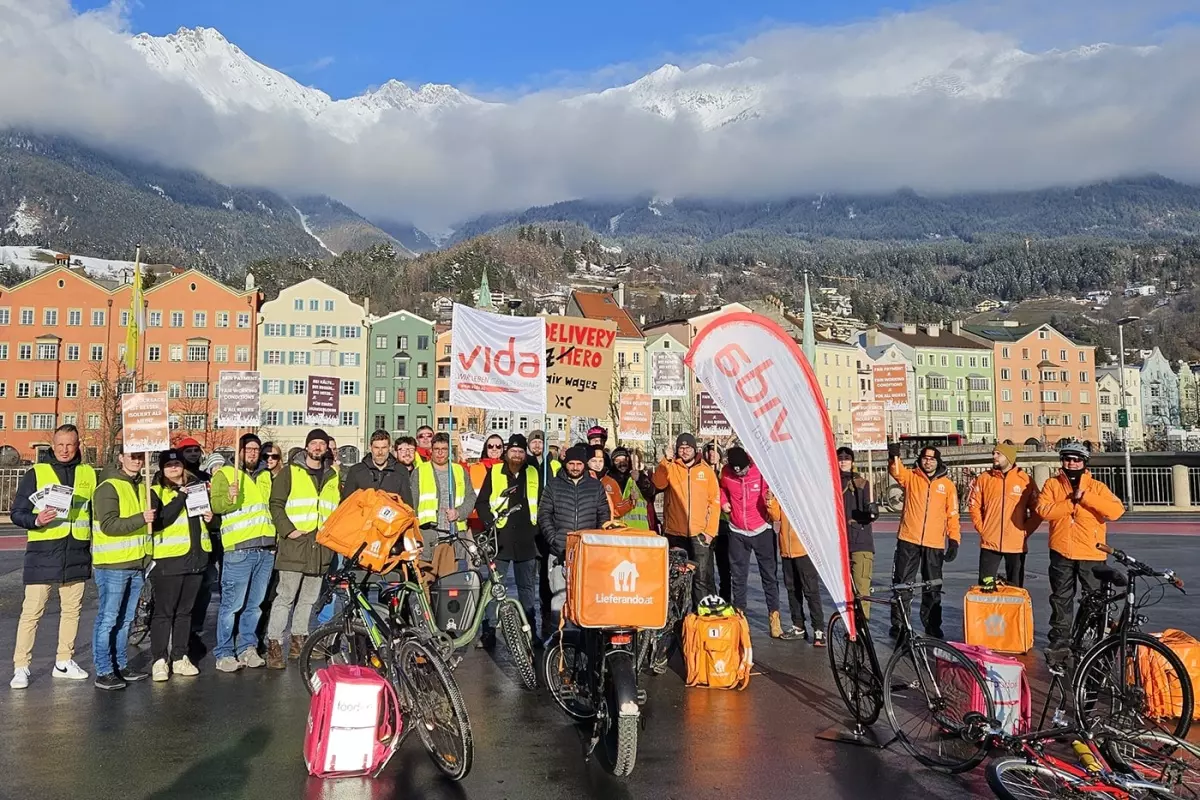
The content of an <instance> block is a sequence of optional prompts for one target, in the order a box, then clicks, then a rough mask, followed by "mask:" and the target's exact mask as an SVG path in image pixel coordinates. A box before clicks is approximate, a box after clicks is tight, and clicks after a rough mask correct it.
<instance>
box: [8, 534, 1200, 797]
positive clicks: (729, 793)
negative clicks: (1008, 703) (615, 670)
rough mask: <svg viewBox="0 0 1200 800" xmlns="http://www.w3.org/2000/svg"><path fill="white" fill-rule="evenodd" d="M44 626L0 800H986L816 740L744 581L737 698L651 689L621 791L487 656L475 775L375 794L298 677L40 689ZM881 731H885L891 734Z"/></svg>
mask: <svg viewBox="0 0 1200 800" xmlns="http://www.w3.org/2000/svg"><path fill="white" fill-rule="evenodd" d="M1112 540H1113V544H1114V545H1115V546H1119V547H1123V548H1127V549H1128V550H1129V551H1130V552H1131V553H1132V554H1134V555H1136V556H1137V557H1139V558H1141V559H1142V560H1144V561H1146V562H1148V563H1150V564H1152V565H1161V566H1171V567H1172V568H1174V569H1176V570H1177V571H1178V572H1179V573H1180V574H1181V576H1183V577H1184V579H1185V580H1190V581H1192V582H1196V581H1200V541H1196V542H1194V543H1193V542H1192V541H1191V540H1189V539H1187V538H1180V537H1172V536H1156V535H1150V534H1136V535H1123V534H1115V535H1114V536H1113V537H1112ZM878 547H879V554H878V556H877V562H876V581H877V582H884V581H885V580H886V575H887V573H888V572H889V569H890V564H891V551H892V545H891V540H890V537H887V536H880V537H879V539H878ZM976 563H977V551H976V550H975V548H974V545H973V543H972V542H970V540H969V537H968V542H967V544H965V545H964V547H963V550H962V552H961V554H960V555H959V558H958V560H957V561H956V562H955V563H953V564H951V565H948V567H949V569H948V571H947V573H946V592H947V595H946V596H947V606H946V620H945V628H946V632H947V634H948V635H949V636H951V637H955V638H957V637H961V631H962V613H961V602H960V601H959V598H961V597H962V595H963V593H964V592H965V591H966V589H967V587H968V586H969V585H970V583H971V582H972V581H973V579H974V576H975V572H976ZM1045 569H1046V556H1045V554H1044V553H1033V554H1031V556H1030V559H1029V566H1028V572H1029V580H1028V588H1029V589H1030V592H1031V594H1032V595H1033V598H1034V611H1035V624H1036V628H1037V631H1038V642H1037V647H1038V648H1039V649H1040V648H1041V647H1043V646H1044V644H1045V642H1044V632H1045V629H1046V625H1047V619H1048V615H1049V611H1048V605H1047V600H1046V598H1047V593H1048V588H1047V582H1046V578H1045ZM20 593H21V587H20V554H19V553H15V552H9V553H0V652H2V653H4V654H5V656H7V654H8V653H9V652H11V648H12V646H13V638H14V632H15V620H16V616H17V613H18V612H19V606H20ZM53 603H54V601H52V604H53ZM215 607H216V604H215V603H214V606H213V608H214V612H215ZM94 610H95V593H94V590H93V589H92V588H91V587H89V590H88V593H87V597H86V601H85V610H84V620H83V622H84V625H83V628H82V631H81V635H80V638H79V649H78V656H77V660H78V661H79V662H80V663H81V664H82V665H83V666H85V668H88V669H89V670H90V669H91V653H90V650H91V647H90V629H91V623H92V620H93V617H94ZM1147 613H1148V614H1149V616H1150V619H1151V623H1150V625H1149V629H1150V630H1162V629H1163V628H1166V627H1176V628H1182V629H1184V630H1188V631H1191V632H1193V633H1200V605H1198V604H1197V603H1196V601H1195V600H1193V599H1192V598H1191V597H1184V596H1181V595H1179V594H1177V593H1174V592H1172V593H1171V594H1168V595H1166V596H1165V597H1164V598H1163V600H1162V602H1161V603H1160V604H1159V605H1157V606H1155V607H1153V608H1151V609H1149V611H1148V612H1147ZM56 616H57V613H56V609H54V608H53V607H52V608H51V610H49V611H48V613H47V616H46V618H45V619H44V620H43V622H42V627H41V630H40V631H39V637H38V644H37V648H36V651H35V664H34V672H33V684H32V685H31V687H30V688H29V689H27V690H25V691H23V692H15V691H11V690H9V689H8V688H7V681H8V678H9V676H10V674H11V673H10V672H9V670H8V667H7V663H6V664H5V666H4V667H3V668H0V677H2V678H3V684H0V719H2V720H3V724H2V725H0V797H2V798H14V800H15V798H29V797H37V798H41V799H43V800H58V798H63V799H64V800H66V799H67V798H69V799H70V800H77V798H81V797H83V798H110V797H111V798H116V797H120V798H130V800H158V799H159V798H162V799H163V800H167V798H170V799H171V800H177V799H179V798H193V797H194V798H305V800H308V799H309V798H342V797H346V798H378V799H379V800H384V799H385V798H386V799H388V800H390V799H391V798H477V799H479V800H500V799H502V798H512V799H513V800H526V799H528V800H540V799H542V798H547V799H549V798H568V797H570V798H598V799H602V800H618V799H621V798H654V799H656V800H657V799H661V800H666V799H668V798H670V799H675V798H678V799H679V800H706V799H707V798H714V800H715V799H717V798H719V799H720V800H741V798H763V800H772V799H773V798H789V799H790V798H795V797H816V798H822V800H825V799H826V798H828V799H829V800H841V799H842V798H845V799H846V800H851V799H853V800H860V799H861V798H865V797H877V796H880V795H881V791H882V793H883V794H882V796H885V797H888V798H897V800H918V798H919V799H920V800H954V799H956V798H961V797H990V796H991V795H990V792H989V790H988V789H987V787H986V784H985V783H984V781H983V778H982V774H981V773H978V772H977V773H975V774H972V775H968V776H962V777H959V778H947V777H943V776H939V775H936V774H933V773H931V772H929V771H927V770H924V769H922V768H921V767H919V766H918V765H917V764H916V763H915V762H913V761H911V760H910V759H908V758H907V757H906V756H905V755H904V754H903V753H902V752H899V751H896V752H892V751H883V752H880V751H874V750H867V749H862V748H858V747H854V746H849V745H840V744H834V743H830V742H826V741H822V740H819V739H817V738H815V737H816V734H818V733H820V732H821V731H823V730H826V729H828V728H831V727H833V726H838V725H841V724H843V723H844V721H845V712H844V709H843V707H842V705H841V701H840V698H839V697H838V696H837V693H836V689H835V688H834V685H833V682H832V678H831V676H830V672H829V666H828V660H827V656H826V654H825V651H820V650H814V649H813V648H812V647H810V646H809V645H808V644H806V643H803V642H776V641H772V640H771V639H769V638H768V637H767V635H766V629H765V612H764V611H763V606H762V594H761V591H760V590H759V589H758V583H757V578H752V592H751V623H752V627H753V634H754V652H755V657H756V662H757V663H756V675H755V676H754V678H753V679H752V682H751V685H750V687H749V688H748V689H747V690H746V691H744V692H720V691H709V690H703V689H687V688H685V687H684V686H683V681H682V680H681V678H680V677H679V675H678V674H676V673H674V672H669V673H668V674H666V675H663V676H660V677H657V678H651V679H648V680H647V682H646V684H645V685H646V686H647V688H648V690H649V696H650V700H649V702H648V704H647V716H648V720H647V723H646V727H645V729H644V731H643V732H642V736H641V745H640V748H639V759H638V764H637V769H636V771H635V772H634V775H633V776H632V777H630V778H628V779H624V780H618V779H615V778H612V777H611V776H609V775H608V774H606V773H605V771H604V770H603V769H602V767H601V766H600V765H599V764H597V763H595V762H592V763H585V762H584V761H583V758H582V744H581V740H580V737H579V735H578V733H577V731H576V729H575V728H574V727H573V726H572V725H571V724H570V723H569V722H568V721H567V719H566V718H565V717H564V716H563V715H562V714H561V713H560V712H559V711H558V710H557V709H556V708H555V707H554V706H553V705H552V703H551V701H550V699H549V697H548V696H547V695H546V694H545V692H544V690H542V691H539V692H536V693H534V692H527V691H524V690H522V689H521V688H519V686H518V684H517V681H516V678H515V675H514V673H513V671H512V670H511V668H510V666H509V665H508V664H507V663H505V661H504V658H503V656H502V655H501V654H499V653H498V654H497V655H496V656H494V657H493V656H490V655H488V654H485V653H482V652H477V651H470V652H468V653H467V656H466V658H465V660H464V662H463V664H462V665H461V666H460V667H459V668H458V671H457V679H458V682H459V685H460V686H461V688H462V690H463V693H464V696H465V698H466V702H467V707H468V709H469V711H470V715H471V723H472V727H473V729H474V736H475V764H474V769H473V770H472V772H471V774H470V775H469V776H468V777H467V779H466V780H465V781H464V782H463V783H462V784H460V785H453V784H449V783H447V782H445V781H444V780H442V779H441V778H440V776H439V775H438V773H437V772H436V770H435V769H434V767H433V765H432V763H431V762H430V761H429V759H428V758H427V757H426V756H425V754H424V753H423V752H422V750H421V749H420V746H419V743H418V742H416V741H415V740H413V741H409V742H408V743H406V744H405V746H404V748H403V749H402V750H401V751H400V752H399V753H398V754H397V756H396V758H395V759H394V760H393V762H392V763H391V765H390V766H389V767H388V769H387V771H386V772H385V774H384V775H383V776H382V777H381V778H379V779H377V780H374V781H370V780H359V779H349V780H339V781H321V780H317V779H315V778H309V777H308V776H307V774H306V771H305V768H304V764H303V760H302V757H301V745H302V742H303V738H304V727H305V719H306V713H307V706H308V697H307V694H306V693H305V691H304V689H303V687H302V685H301V682H300V678H299V675H298V671H297V670H295V669H290V670H288V671H287V672H285V673H278V672H266V671H263V670H256V671H253V672H247V671H243V672H242V673H239V674H236V675H223V674H219V673H217V672H216V671H215V670H214V669H213V667H212V661H211V658H209V659H205V660H204V661H203V662H202V663H201V664H200V667H201V670H202V672H201V675H200V676H199V677H198V678H195V679H191V680H188V679H180V678H175V679H172V680H171V681H170V682H169V683H166V684H149V683H143V684H138V685H135V686H131V687H130V688H129V689H127V690H125V691H123V692H115V693H105V692H100V691H98V690H96V689H94V688H93V687H92V685H91V683H90V682H86V683H83V682H81V683H69V682H64V681H54V680H52V679H51V678H50V676H49V669H50V666H51V659H52V658H53V654H54V635H53V634H54V629H55V627H56V621H57V620H56ZM884 616H885V615H876V616H875V619H874V621H873V626H874V627H873V631H874V632H875V634H876V635H877V638H878V639H883V638H884V634H885V633H886V620H885V619H883V617H884ZM210 626H211V619H210ZM501 649H502V648H501ZM884 649H886V647H885V648H884ZM883 655H884V657H886V653H885V654H883ZM146 658H147V654H146V653H145V651H141V652H139V653H138V654H137V655H136V656H135V657H134V659H133V661H134V663H135V664H143V665H144V662H145V660H146ZM4 660H5V662H7V657H5V659H4ZM1025 660H1026V662H1027V665H1028V666H1029V668H1030V671H1031V675H1032V676H1033V678H1034V685H1035V712H1036V711H1037V709H1039V708H1040V695H1041V693H1042V692H1044V690H1045V675H1044V670H1043V669H1042V667H1041V663H1040V657H1038V656H1037V655H1036V651H1035V653H1033V654H1030V655H1029V656H1027V657H1026V659H1025ZM878 728H879V730H880V732H881V734H886V723H884V722H881V723H879V726H878ZM884 787H886V788H884Z"/></svg>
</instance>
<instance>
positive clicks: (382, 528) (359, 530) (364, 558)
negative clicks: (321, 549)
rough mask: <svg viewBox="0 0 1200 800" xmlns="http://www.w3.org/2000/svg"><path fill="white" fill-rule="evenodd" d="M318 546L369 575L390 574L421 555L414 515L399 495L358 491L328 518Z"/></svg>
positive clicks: (374, 491) (418, 531) (377, 491)
mask: <svg viewBox="0 0 1200 800" xmlns="http://www.w3.org/2000/svg"><path fill="white" fill-rule="evenodd" d="M317 544H321V545H324V546H325V547H328V548H329V549H330V550H332V551H333V552H335V553H338V554H339V555H343V556H346V557H347V558H352V557H353V556H354V555H355V554H356V553H358V552H359V548H362V553H361V554H359V556H358V562H359V564H360V565H361V566H362V567H363V569H368V570H371V571H372V572H378V573H385V572H391V571H392V570H393V569H395V568H396V565H398V564H399V563H400V562H401V561H408V560H411V559H414V558H416V557H417V556H418V555H419V554H420V552H421V532H420V530H419V529H418V528H417V521H416V515H414V514H413V510H412V509H411V508H409V507H408V506H407V505H406V504H405V502H404V500H402V499H401V498H400V495H398V494H391V493H390V492H383V491H380V490H378V489H359V490H358V491H356V492H355V493H354V494H352V495H350V496H349V497H347V498H346V499H345V500H343V501H342V502H341V504H340V505H339V506H338V507H337V510H336V511H334V512H333V513H332V514H330V515H329V519H327V520H325V524H324V525H323V526H321V530H320V531H318V532H317Z"/></svg>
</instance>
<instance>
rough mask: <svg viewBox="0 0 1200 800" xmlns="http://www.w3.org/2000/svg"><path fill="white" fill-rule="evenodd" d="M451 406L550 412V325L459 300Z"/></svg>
mask: <svg viewBox="0 0 1200 800" xmlns="http://www.w3.org/2000/svg"><path fill="white" fill-rule="evenodd" d="M452 325H453V330H454V335H453V337H451V338H452V342H453V346H452V348H451V353H450V404H451V405H455V406H472V407H474V408H488V409H492V410H495V411H518V412H521V411H523V412H528V413H533V414H544V413H546V367H545V364H546V326H545V323H544V321H543V320H542V318H540V317H514V316H505V315H503V314H493V313H491V312H488V311H480V310H478V309H475V308H470V307H469V306H463V305H458V304H455V306H454V317H453V324H452Z"/></svg>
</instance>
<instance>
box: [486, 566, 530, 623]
mask: <svg viewBox="0 0 1200 800" xmlns="http://www.w3.org/2000/svg"><path fill="white" fill-rule="evenodd" d="M514 565H515V566H516V573H517V574H516V577H517V597H518V599H520V601H521V608H523V609H525V616H526V617H527V618H528V619H529V624H530V625H536V624H537V600H538V562H537V559H536V558H531V559H529V560H528V561H497V562H496V572H497V573H499V575H500V580H502V581H503V580H504V579H505V578H507V577H508V573H509V568H510V567H511V566H514ZM487 621H488V624H490V625H492V626H493V627H495V625H496V604H495V603H488V607H487Z"/></svg>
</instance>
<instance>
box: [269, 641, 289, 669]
mask: <svg viewBox="0 0 1200 800" xmlns="http://www.w3.org/2000/svg"><path fill="white" fill-rule="evenodd" d="M286 667H287V662H286V661H284V660H283V645H282V644H280V643H279V640H278V639H268V640H267V669H285V668H286Z"/></svg>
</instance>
